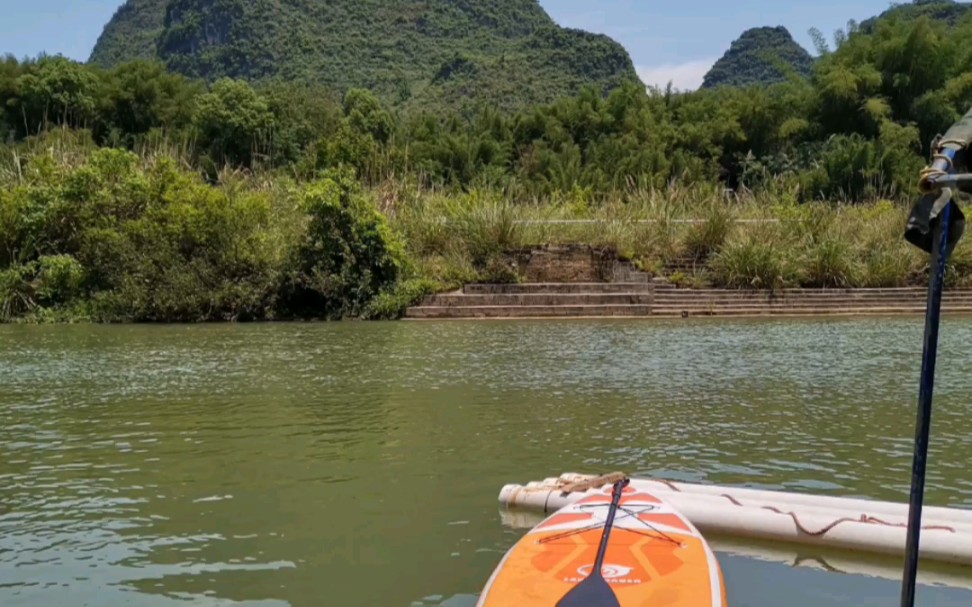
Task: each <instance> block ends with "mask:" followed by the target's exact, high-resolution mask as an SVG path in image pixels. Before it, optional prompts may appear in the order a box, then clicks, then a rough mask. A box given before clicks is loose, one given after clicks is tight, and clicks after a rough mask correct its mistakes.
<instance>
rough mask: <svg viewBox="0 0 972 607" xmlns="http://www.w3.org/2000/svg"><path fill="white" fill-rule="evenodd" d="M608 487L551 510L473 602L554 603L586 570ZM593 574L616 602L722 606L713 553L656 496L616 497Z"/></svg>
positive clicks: (628, 493) (629, 492) (632, 491)
mask: <svg viewBox="0 0 972 607" xmlns="http://www.w3.org/2000/svg"><path fill="white" fill-rule="evenodd" d="M611 494H612V487H610V486H608V487H604V488H603V489H602V490H601V492H600V493H595V494H594V495H591V496H590V497H587V498H585V499H583V500H581V501H579V502H577V503H575V504H573V505H570V506H567V507H566V508H563V509H562V510H559V511H558V512H556V513H555V514H553V515H552V516H550V517H549V518H547V519H546V520H545V521H544V522H542V523H540V524H539V525H537V526H536V527H535V528H534V529H533V530H531V531H530V532H529V533H528V534H527V535H525V536H524V537H523V538H522V539H521V540H520V541H519V542H517V544H516V545H515V546H513V548H511V549H510V551H509V552H507V554H506V556H505V557H504V558H503V560H502V562H501V563H500V564H499V566H498V567H497V568H496V571H495V572H494V573H493V575H492V577H491V578H490V579H489V581H488V582H487V584H486V587H485V588H484V589H483V592H482V594H481V596H480V599H479V603H478V604H477V605H478V607H555V606H556V605H557V603H558V602H559V601H560V600H561V599H562V598H563V597H564V596H565V595H566V594H567V593H568V592H570V591H571V590H572V589H573V588H574V587H575V586H576V585H577V584H579V583H580V582H582V581H584V579H585V578H586V577H587V576H588V574H590V572H591V569H592V567H593V564H594V561H595V558H596V556H597V551H598V546H599V544H600V541H601V537H602V532H603V530H604V525H605V521H606V520H607V515H608V512H609V510H610V508H611ZM601 574H602V575H603V577H604V579H605V580H606V581H607V583H608V585H609V586H610V588H611V589H612V590H613V591H614V594H615V595H616V597H617V600H618V603H619V604H620V606H621V607H727V601H726V590H725V583H724V581H723V577H722V570H721V569H720V567H719V563H718V561H717V560H716V557H715V554H713V552H712V550H711V549H710V548H709V545H708V544H707V543H706V541H705V539H704V538H703V537H702V535H701V534H700V533H699V531H698V529H696V528H695V526H694V525H692V523H691V522H689V521H688V520H687V519H686V518H685V517H684V516H682V515H681V514H680V513H679V512H678V511H676V510H675V509H674V508H672V507H671V506H670V505H669V504H667V503H665V501H664V500H662V499H660V498H658V497H656V496H654V495H651V494H649V493H645V492H644V491H641V490H638V489H636V488H633V487H630V486H629V487H626V488H625V489H624V490H623V492H622V494H621V501H620V507H619V508H618V510H617V512H616V516H615V520H614V527H613V529H612V531H611V533H610V535H609V541H608V546H607V551H606V554H605V559H604V565H603V567H602V568H601Z"/></svg>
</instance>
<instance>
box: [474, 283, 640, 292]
mask: <svg viewBox="0 0 972 607" xmlns="http://www.w3.org/2000/svg"><path fill="white" fill-rule="evenodd" d="M650 291H651V285H650V284H648V283H643V282H587V283H583V282H578V283H563V282H547V283H542V282H539V283H521V284H508V285H491V284H469V285H466V286H465V287H463V293H464V294H466V295H494V294H503V295H520V294H538V293H561V294H568V293H570V294H583V293H591V294H598V293H647V292H650Z"/></svg>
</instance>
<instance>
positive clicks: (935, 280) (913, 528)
mask: <svg viewBox="0 0 972 607" xmlns="http://www.w3.org/2000/svg"><path fill="white" fill-rule="evenodd" d="M944 153H945V154H946V155H948V156H949V158H950V159H951V158H954V157H955V150H951V149H946V150H945V151H944ZM953 204H955V203H954V202H949V203H948V204H947V205H946V207H945V209H944V210H943V211H942V217H941V221H940V222H938V226H937V227H936V232H937V234H938V247H937V248H936V249H935V250H934V252H933V254H932V271H931V277H930V279H929V284H928V309H927V311H926V313H925V340H924V353H923V355H922V361H921V387H920V390H919V393H918V423H917V428H916V430H915V455H914V464H913V466H912V473H911V508H910V511H909V514H908V543H907V546H906V547H905V570H904V583H903V584H902V588H901V607H914V604H915V590H916V586H917V579H918V560H919V553H920V544H921V514H922V508H923V506H924V500H925V473H926V470H927V464H928V443H929V439H930V434H931V417H932V396H933V394H934V391H935V365H936V362H937V358H938V328H939V324H940V321H941V312H942V292H943V290H944V286H945V268H946V264H947V262H948V244H949V243H948V233H949V225H950V223H951V218H952V205H953Z"/></svg>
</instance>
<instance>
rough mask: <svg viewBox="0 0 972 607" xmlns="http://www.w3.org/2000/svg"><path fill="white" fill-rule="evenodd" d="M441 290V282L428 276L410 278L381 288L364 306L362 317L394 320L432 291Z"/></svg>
mask: <svg viewBox="0 0 972 607" xmlns="http://www.w3.org/2000/svg"><path fill="white" fill-rule="evenodd" d="M442 290H443V287H442V283H440V282H438V281H435V280H431V279H428V278H410V279H408V280H404V281H400V282H397V283H395V285H394V286H393V287H391V288H389V289H385V290H383V291H382V292H381V293H379V294H378V295H377V297H375V298H374V299H372V300H371V302H370V303H369V304H368V305H367V307H366V308H365V312H364V314H363V316H364V318H366V319H369V320H395V319H398V318H401V317H402V316H403V315H404V314H405V311H406V310H407V309H408V308H409V307H411V306H414V305H417V304H419V303H421V302H422V300H423V299H424V298H425V297H426V296H428V295H432V294H433V293H436V292H440V291H442Z"/></svg>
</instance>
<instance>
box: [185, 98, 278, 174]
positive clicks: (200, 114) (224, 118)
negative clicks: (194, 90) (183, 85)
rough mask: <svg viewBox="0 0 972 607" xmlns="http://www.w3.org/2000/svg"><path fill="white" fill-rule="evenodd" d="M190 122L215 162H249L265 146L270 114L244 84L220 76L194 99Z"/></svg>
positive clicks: (269, 128) (271, 121)
mask: <svg viewBox="0 0 972 607" xmlns="http://www.w3.org/2000/svg"><path fill="white" fill-rule="evenodd" d="M192 125H193V128H194V130H195V133H196V136H197V137H198V139H199V142H200V144H201V145H202V146H203V148H204V149H206V150H207V151H208V153H209V155H210V158H212V159H213V160H214V161H216V162H217V163H218V164H220V165H222V164H224V163H234V162H235V163H242V164H246V165H249V164H252V162H253V158H254V156H255V155H257V154H258V153H260V151H262V150H264V149H266V147H267V142H268V140H269V136H270V131H271V129H272V127H273V114H272V113H271V112H270V108H269V106H268V105H267V102H266V100H265V99H264V98H263V97H261V96H260V95H258V94H257V92H256V91H254V90H253V88H252V87H251V86H250V85H249V84H248V83H246V82H244V81H242V80H229V79H223V80H220V81H218V82H216V84H214V85H213V87H212V90H211V91H210V92H208V93H206V94H204V95H201V96H200V97H199V98H198V99H197V100H196V108H195V112H194V113H193V116H192Z"/></svg>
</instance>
